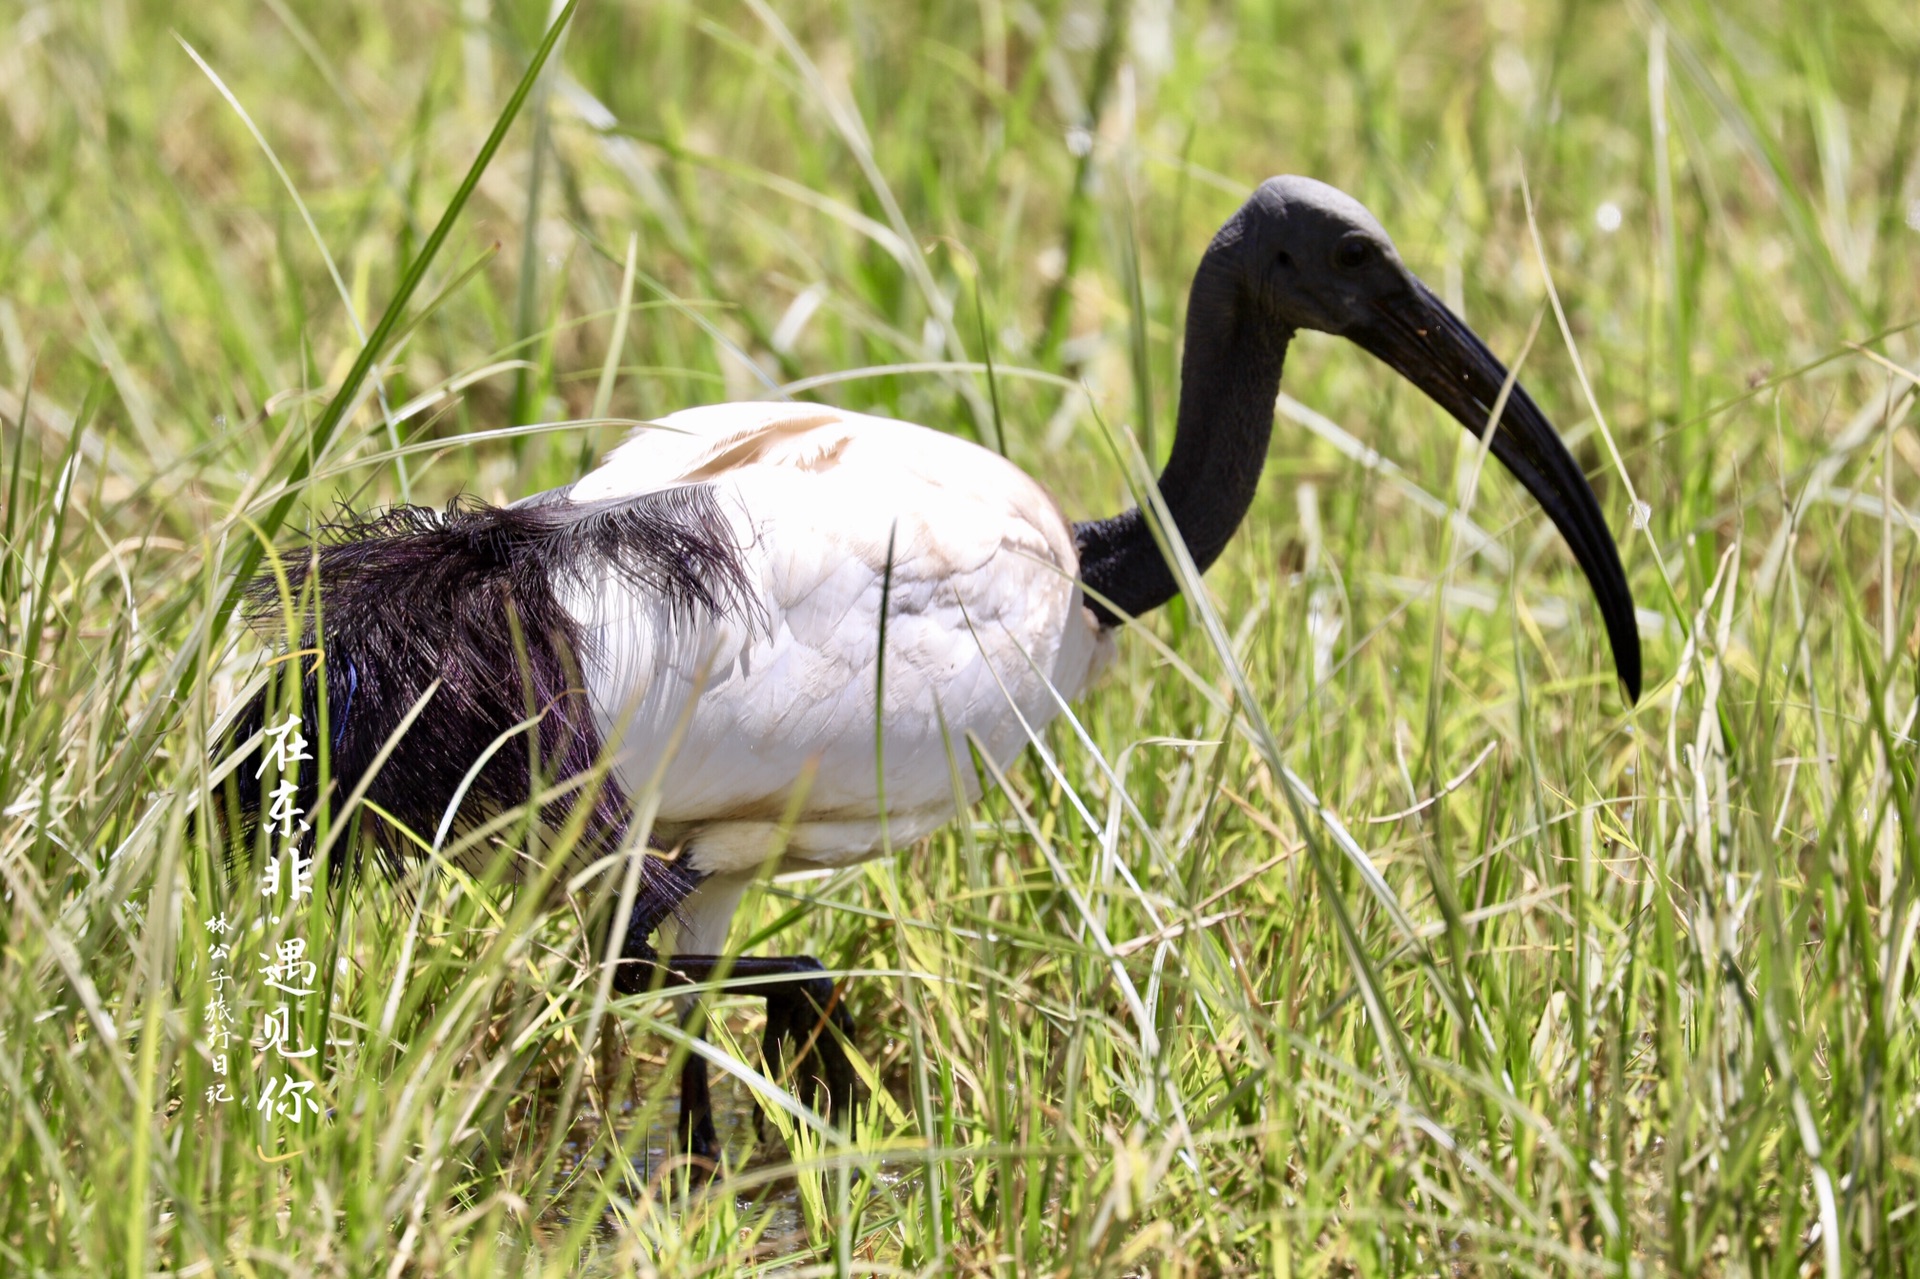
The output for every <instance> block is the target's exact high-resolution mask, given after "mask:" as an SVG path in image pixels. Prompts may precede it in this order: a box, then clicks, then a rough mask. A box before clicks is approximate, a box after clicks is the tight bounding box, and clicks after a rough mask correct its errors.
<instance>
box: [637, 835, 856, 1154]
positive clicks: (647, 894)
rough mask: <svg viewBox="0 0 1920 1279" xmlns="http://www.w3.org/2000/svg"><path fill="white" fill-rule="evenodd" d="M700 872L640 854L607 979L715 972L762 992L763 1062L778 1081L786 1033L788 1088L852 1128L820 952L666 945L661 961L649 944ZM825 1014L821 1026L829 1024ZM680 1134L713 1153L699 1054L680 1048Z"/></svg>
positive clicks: (848, 1068)
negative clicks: (667, 954) (759, 952)
mask: <svg viewBox="0 0 1920 1279" xmlns="http://www.w3.org/2000/svg"><path fill="white" fill-rule="evenodd" d="M705 878H706V877H705V876H703V875H701V874H700V873H699V872H698V871H695V870H693V869H692V868H691V867H689V866H688V865H687V864H686V860H685V859H684V858H681V859H677V860H674V861H667V860H664V859H649V861H648V863H647V866H646V878H645V880H644V882H643V883H642V885H641V890H640V895H639V897H638V898H637V899H636V900H635V902H634V905H633V913H632V914H631V915H630V916H628V918H627V925H626V933H625V936H624V937H623V939H622V945H621V954H620V963H619V965H618V966H617V967H616V968H615V969H614V975H613V984H614V988H615V989H616V990H618V991H619V992H620V993H621V994H623V995H637V994H641V993H644V992H646V991H649V990H656V989H661V988H664V987H669V986H688V985H693V984H698V983H707V982H711V981H713V980H714V979H715V978H720V985H719V989H720V990H723V991H730V992H737V993H740V994H747V995H758V996H760V997H761V998H763V999H765V1000H766V1001H767V1030H766V1036H765V1038H764V1039H763V1041H762V1051H763V1052H764V1053H765V1056H766V1070H767V1074H768V1076H769V1077H770V1078H773V1079H775V1080H779V1079H780V1078H781V1076H782V1071H783V1069H784V1068H785V1066H786V1065H787V1041H789V1040H791V1041H792V1042H793V1047H794V1050H795V1051H794V1053H793V1061H792V1065H793V1082H792V1088H793V1092H794V1095H795V1097H796V1098H797V1099H798V1100H799V1101H800V1103H801V1104H802V1105H805V1106H809V1107H811V1108H813V1109H814V1110H816V1111H819V1112H820V1113H821V1114H823V1115H825V1116H827V1117H828V1118H830V1119H832V1120H834V1121H836V1122H841V1123H844V1124H845V1125H846V1127H847V1129H848V1131H849V1132H851V1131H852V1128H853V1114H854V1111H853V1102H854V1088H855V1082H856V1081H855V1076H854V1072H853V1064H852V1063H851V1062H850V1061H848V1059H847V1054H846V1051H845V1050H844V1049H843V1048H842V1047H841V1046H840V1041H839V1040H838V1039H837V1038H835V1031H838V1033H839V1034H841V1035H845V1036H847V1037H848V1038H849V1039H851V1038H852V1036H853V1018H852V1016H851V1015H849V1014H848V1012H847V1010H846V1008H845V1006H844V1005H842V1003H841V1002H840V994H839V991H838V990H836V989H835V988H834V984H833V982H832V980H831V979H829V978H828V977H827V976H826V975H825V971H824V969H823V968H822V967H821V964H820V961H819V960H817V959H814V958H812V957H810V956H805V955H800V956H793V957H773V956H753V955H745V956H739V957H728V956H723V955H701V954H694V955H684V954H676V955H674V956H672V957H671V958H670V959H668V960H662V959H661V958H660V957H659V955H658V953H657V952H656V951H655V950H654V948H653V946H652V945H651V944H650V942H649V939H650V938H651V937H652V935H653V932H654V930H655V929H656V928H658V927H659V926H660V924H661V923H663V922H664V921H665V920H666V919H667V918H668V917H669V916H672V915H673V914H674V913H675V912H676V911H677V910H678V908H679V906H680V904H681V903H682V902H684V901H686V899H687V897H688V895H689V894H690V893H692V892H693V890H694V889H695V888H698V887H699V886H700V884H701V882H702V880H704V879H705ZM829 1023H831V1026H830V1025H829ZM685 1025H686V1028H687V1031H688V1033H690V1034H694V1035H699V1034H702V1033H703V1032H704V1029H705V1026H704V1019H703V1014H702V1012H701V1010H700V1008H699V1006H698V1005H697V1004H695V1005H693V1006H692V1007H690V1008H688V1010H687V1020H686V1022H685ZM680 1138H681V1143H682V1146H683V1148H684V1149H685V1150H686V1151H687V1153H689V1154H691V1155H693V1156H695V1157H696V1158H699V1159H703V1160H707V1161H715V1162H717V1160H718V1158H719V1154H720V1141H719V1136H718V1134H717V1132H716V1131H715V1129H714V1124H713V1100H712V1094H711V1091H710V1089H709V1086H708V1078H707V1062H706V1059H705V1058H703V1057H701V1056H700V1055H699V1054H697V1053H690V1054H689V1055H688V1056H687V1059H686V1061H685V1063H684V1064H683V1065H682V1066H681V1068H680Z"/></svg>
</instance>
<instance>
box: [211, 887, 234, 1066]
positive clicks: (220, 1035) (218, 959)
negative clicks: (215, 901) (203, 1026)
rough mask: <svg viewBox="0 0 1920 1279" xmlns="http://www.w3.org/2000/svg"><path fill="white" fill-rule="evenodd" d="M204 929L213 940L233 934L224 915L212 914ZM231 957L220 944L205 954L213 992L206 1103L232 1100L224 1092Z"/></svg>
mask: <svg viewBox="0 0 1920 1279" xmlns="http://www.w3.org/2000/svg"><path fill="white" fill-rule="evenodd" d="M206 927H207V934H208V936H210V937H215V938H220V937H225V936H226V935H227V934H228V933H230V932H232V931H233V925H232V924H230V923H228V922H227V917H226V916H225V915H215V916H214V917H213V918H212V919H209V920H208V921H207V925H206ZM232 954H233V947H232V946H230V945H228V944H227V943H226V942H224V941H216V942H215V943H214V944H213V946H212V947H210V948H209V949H208V951H207V985H208V986H209V987H210V988H211V989H212V990H213V991H214V992H215V993H214V996H213V998H212V999H211V1000H209V1001H208V1003H207V1045H208V1046H209V1047H210V1048H211V1049H212V1050H213V1083H212V1084H211V1085H210V1086H209V1087H208V1088H207V1091H206V1096H207V1100H208V1101H209V1102H215V1101H232V1100H233V1094H232V1093H230V1092H228V1091H227V1077H228V1062H227V1045H228V1044H230V1043H232V1042H233V1025H234V1021H235V1020H236V1019H235V1017H234V1015H233V1005H232V1004H230V1003H228V1002H227V996H226V988H227V986H228V985H229V984H230V983H231V982H232V981H233V974H231V973H229V972H228V971H227V969H226V963H227V959H228V957H229V956H231V955H232Z"/></svg>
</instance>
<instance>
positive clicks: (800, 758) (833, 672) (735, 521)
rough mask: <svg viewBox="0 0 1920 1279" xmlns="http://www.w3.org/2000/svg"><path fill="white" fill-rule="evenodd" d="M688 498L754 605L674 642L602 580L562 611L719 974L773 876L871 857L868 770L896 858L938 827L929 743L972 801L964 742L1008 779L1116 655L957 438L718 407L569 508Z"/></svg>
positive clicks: (854, 418) (684, 419)
mask: <svg viewBox="0 0 1920 1279" xmlns="http://www.w3.org/2000/svg"><path fill="white" fill-rule="evenodd" d="M688 484H705V485H709V486H711V489H712V491H713V492H714V494H715V496H716V497H717V498H718V500H719V505H720V509H721V510H722V511H723V512H724V514H725V515H726V517H727V519H728V521H729V522H730V524H731V526H732V530H733V535H734V538H735V541H736V543H737V545H738V547H739V548H740V551H741V554H742V558H743V560H744V563H745V564H746V566H747V569H748V577H749V581H750V584H751V587H752V589H753V591H754V592H755V594H756V595H757V601H756V602H757V604H758V607H757V608H755V609H751V610H736V611H735V612H733V613H730V614H729V615H727V616H724V617H719V618H715V617H713V616H711V615H701V616H699V617H696V618H692V619H690V618H689V617H688V616H687V615H686V614H685V613H684V612H680V613H677V614H676V612H675V611H674V610H673V609H672V608H671V607H670V606H669V605H668V604H666V603H663V602H662V601H661V600H660V599H659V598H658V597H657V596H648V595H645V594H642V593H641V592H639V591H637V590H635V589H634V588H633V587H632V586H630V585H628V584H627V583H626V582H625V581H623V580H622V579H621V578H620V577H619V576H618V575H617V574H615V573H613V572H611V571H609V572H608V573H607V574H605V575H604V576H603V577H601V578H600V579H599V580H598V581H590V582H589V583H587V584H586V585H585V586H584V587H581V588H576V589H573V590H570V591H567V592H565V593H563V594H562V596H561V599H562V603H563V604H564V605H565V607H566V608H567V609H568V611H569V612H570V613H572V615H573V616H574V617H575V619H576V620H577V621H578V622H579V623H580V626H581V630H582V634H583V637H584V638H585V640H586V644H585V653H584V654H583V660H584V661H585V663H586V665H587V672H586V673H587V680H588V688H589V691H590V694H591V696H592V700H593V705H594V710H595V714H596V716H597V718H598V720H599V724H600V730H601V734H602V737H603V738H604V740H605V741H606V742H608V743H609V744H610V745H611V747H612V750H613V757H614V770H615V774H616V777H617V778H618V780H619V782H620V784H621V786H622V787H623V789H624V790H625V791H626V793H627V794H628V795H630V796H641V795H646V794H650V793H653V792H655V791H657V792H658V795H659V809H658V816H657V818H656V827H655V828H656V831H657V833H659V834H660V835H662V836H664V837H665V838H666V840H667V841H668V842H672V843H679V844H681V845H683V847H684V853H683V855H684V856H686V857H688V858H690V859H691V865H692V867H693V868H694V869H695V870H697V871H699V872H701V873H703V874H708V875H711V876H713V878H712V879H710V880H708V881H707V882H706V883H704V884H703V885H702V886H701V888H700V889H698V890H696V892H695V896H694V897H693V898H692V899H690V900H689V901H688V902H687V903H686V904H685V906H684V908H683V911H682V914H683V918H684V921H685V922H684V924H683V935H682V937H681V938H680V940H679V942H678V945H679V946H680V948H683V949H692V950H698V951H716V952H717V951H719V950H721V949H723V947H724V943H725V940H726V926H727V922H728V920H729V919H730V917H731V915H732V911H733V907H734V904H735V903H736V902H737V901H738V898H739V893H740V891H741V889H742V887H743V886H744V884H745V882H746V881H747V880H748V879H749V878H751V876H752V874H754V873H755V872H756V871H757V870H758V869H759V868H760V867H761V865H762V864H763V863H765V862H766V861H768V860H769V859H772V858H774V857H780V858H782V859H783V865H785V866H787V867H789V868H792V867H793V866H795V865H797V864H798V865H840V864H843V863H847V862H852V861H858V860H861V859H863V858H867V857H871V856H874V855H876V854H878V853H879V852H881V851H882V848H883V834H882V820H881V807H882V796H881V792H880V769H879V766H878V765H879V761H881V760H884V763H885V787H886V789H885V797H884V798H885V808H886V817H885V838H886V839H887V840H890V841H891V842H892V843H893V844H895V845H901V844H905V843H908V842H910V841H912V840H915V839H917V838H919V837H920V836H922V835H924V834H926V833H928V832H929V831H931V830H933V829H934V828H936V827H938V826H939V825H940V824H942V823H943V822H945V821H947V820H948V819H950V818H951V817H952V816H953V814H954V788H953V771H952V770H951V768H950V765H949V746H951V750H952V752H953V758H956V759H958V760H959V762H960V768H959V769H958V772H959V775H960V777H961V778H962V779H963V782H964V784H965V785H966V787H967V799H968V800H969V801H971V800H973V799H977V798H978V797H979V791H978V785H977V783H976V781H975V778H974V770H973V768H972V766H971V765H970V763H969V762H968V759H967V742H968V739H969V738H970V737H971V738H973V739H975V740H977V741H978V742H979V743H980V744H981V746H982V748H983V749H984V750H985V751H986V753H987V754H988V755H990V756H991V757H992V758H993V759H994V760H995V762H997V763H999V764H1003V765H1004V764H1006V763H1008V762H1010V761H1011V760H1012V759H1013V757H1014V756H1016V755H1017V754H1018V753H1019V752H1020V750H1021V749H1022V748H1023V747H1024V746H1025V745H1026V741H1027V729H1026V728H1025V727H1023V726H1022V721H1023V720H1024V722H1025V724H1027V725H1031V726H1032V727H1034V728H1038V727H1039V726H1040V725H1043V724H1045V723H1046V722H1047V721H1048V720H1049V719H1051V718H1052V717H1053V714H1054V713H1055V711H1056V710H1057V709H1058V706H1059V698H1063V697H1064V698H1072V697H1074V696H1076V695H1077V694H1078V693H1079V692H1080V691H1081V689H1082V688H1083V687H1084V686H1085V684H1086V682H1087V680H1088V677H1089V676H1090V675H1091V674H1092V673H1093V671H1094V670H1095V669H1096V668H1097V667H1098V665H1099V664H1100V663H1101V662H1102V660H1103V658H1104V657H1105V655H1106V654H1107V653H1108V652H1110V651H1111V647H1112V640H1111V637H1110V635H1109V634H1108V633H1107V632H1105V631H1103V630H1102V629H1101V628H1100V627H1099V626H1098V625H1097V624H1096V623H1095V621H1094V618H1093V616H1092V614H1091V613H1090V612H1089V611H1088V610H1087V608H1086V606H1085V604H1084V602H1083V599H1082V596H1081V592H1080V589H1079V587H1078V585H1077V584H1076V582H1075V578H1076V576H1077V573H1078V569H1079V565H1078V559H1077V556H1076V554H1075V550H1074V540H1073V531H1072V528H1071V527H1070V526H1069V524H1068V523H1067V520H1066V518H1065V517H1064V516H1063V515H1062V514H1061V512H1060V509H1059V507H1058V506H1057V505H1056V504H1055V503H1054V501H1053V499H1052V498H1051V497H1050V496H1049V495H1048V494H1047V492H1046V491H1045V490H1044V489H1043V488H1041V487H1040V485H1039V484H1037V483H1036V482H1035V481H1034V480H1033V479H1031V478H1030V477H1029V476H1027V475H1026V474H1025V473H1024V472H1022V471H1021V470H1020V469H1019V468H1018V467H1015V466H1014V465H1013V464H1011V463H1010V462H1008V461H1007V460H1006V459H1004V458H1002V457H1000V456H999V455H997V454H995V453H992V452H990V451H988V450H986V449H983V448H980V447H979V446H977V445H974V444H971V443H969V442H967V441H965V440H961V439H958V438H956V437H954V436H950V435H944V434H942V433H940V432H938V431H931V430H928V429H926V428H924V427H919V426H913V425H910V424H908V423H905V422H897V421H893V420H890V419H886V418H879V417H870V416H867V415H865V414H860V413H850V412H846V411H843V410H839V409H833V408H827V407H823V406H820V405H815V404H793V403H787V404H723V405H714V406H711V407H707V408H698V409H688V410H685V411H683V412H679V413H675V414H673V415H671V416H670V417H667V418H664V419H662V420H661V421H660V422H659V423H658V425H657V426H655V427H652V428H646V429H642V430H641V431H639V432H637V433H636V434H635V435H634V436H633V437H632V438H631V439H629V440H628V441H627V442H626V443H625V444H623V445H621V446H620V447H619V448H618V449H616V450H615V451H614V452H613V453H612V454H611V455H610V456H609V457H608V458H607V461H606V462H605V464H604V465H602V466H601V467H600V468H599V469H598V470H595V471H593V472H592V473H591V474H589V475H587V476H586V477H585V478H583V479H581V480H580V481H579V482H578V483H576V484H575V485H574V486H573V487H572V489H571V490H570V491H569V493H568V495H567V496H568V498H569V499H570V500H572V501H574V502H593V501H599V500H604V499H609V498H630V497H636V496H639V495H641V494H644V493H652V492H657V491H659V490H662V489H667V488H671V487H674V486H678V485H688ZM889 548H891V555H892V571H891V575H890V577H889V574H888V555H889ZM883 594H884V596H885V602H886V609H887V621H886V655H885V663H884V671H883V670H882V668H881V650H880V633H881V627H880V610H881V604H882V597H883ZM883 684H884V690H885V707H884V713H883V714H881V715H880V716H878V717H876V715H875V697H876V694H877V693H878V692H879V690H880V688H881V687H882V685H883ZM1048 685H1051V688H1049V687H1048ZM876 725H877V726H878V727H879V728H880V730H881V738H880V741H879V743H878V746H879V752H878V754H876V741H875V729H876ZM796 799H797V800H798V802H799V809H798V821H797V822H796V824H795V825H794V826H793V828H792V830H791V832H790V835H789V836H788V838H787V839H786V840H785V841H784V842H783V841H782V840H781V839H780V828H781V823H782V819H783V817H784V816H785V815H786V814H787V813H788V812H789V808H790V806H791V805H792V804H794V803H795V802H796ZM688 930H690V931H691V932H692V933H693V934H694V935H692V936H687V935H685V932H686V931H688Z"/></svg>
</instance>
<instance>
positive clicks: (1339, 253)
mask: <svg viewBox="0 0 1920 1279" xmlns="http://www.w3.org/2000/svg"><path fill="white" fill-rule="evenodd" d="M1372 260H1373V244H1372V242H1371V241H1368V240H1363V239H1361V238H1360V237H1359V236H1355V237H1354V238H1353V239H1351V240H1342V241H1340V244H1339V247H1338V248H1336V249H1334V251H1333V264H1334V265H1335V266H1337V267H1339V268H1340V269H1341V270H1343V271H1353V270H1357V269H1358V268H1360V267H1363V266H1365V265H1366V264H1367V263H1368V262H1370V261H1372Z"/></svg>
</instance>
